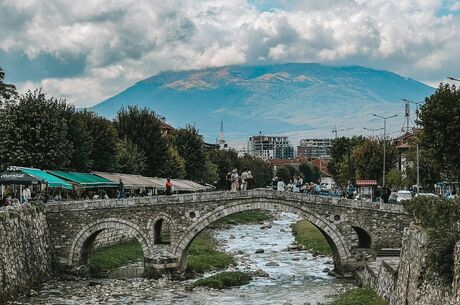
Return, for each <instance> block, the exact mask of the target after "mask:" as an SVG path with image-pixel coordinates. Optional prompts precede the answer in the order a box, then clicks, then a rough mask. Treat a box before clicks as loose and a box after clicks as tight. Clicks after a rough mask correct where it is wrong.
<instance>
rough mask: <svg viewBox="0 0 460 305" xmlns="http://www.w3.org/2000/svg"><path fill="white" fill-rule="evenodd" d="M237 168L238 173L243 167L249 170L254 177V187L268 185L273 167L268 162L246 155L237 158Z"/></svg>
mask: <svg viewBox="0 0 460 305" xmlns="http://www.w3.org/2000/svg"><path fill="white" fill-rule="evenodd" d="M237 169H238V170H239V173H240V174H241V172H242V171H243V170H245V169H247V170H249V171H251V174H252V176H253V177H254V187H255V188H260V187H266V186H267V185H270V183H271V181H272V178H273V168H272V167H271V165H270V163H267V162H265V161H264V160H262V159H260V158H256V157H251V156H246V157H242V158H238V162H237Z"/></svg>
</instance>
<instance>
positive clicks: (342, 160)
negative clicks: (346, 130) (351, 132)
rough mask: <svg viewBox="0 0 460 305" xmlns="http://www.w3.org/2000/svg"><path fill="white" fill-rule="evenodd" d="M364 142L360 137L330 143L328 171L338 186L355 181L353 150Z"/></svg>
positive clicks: (341, 138)
mask: <svg viewBox="0 0 460 305" xmlns="http://www.w3.org/2000/svg"><path fill="white" fill-rule="evenodd" d="M364 140H365V138H364V137H362V136H354V137H352V138H346V137H340V138H337V139H334V140H333V141H332V149H331V161H330V162H329V164H328V170H329V172H330V173H331V175H332V176H333V178H334V180H335V181H336V182H337V184H338V185H342V186H345V185H346V183H347V181H348V180H355V171H356V170H355V163H354V160H353V158H352V153H353V149H354V147H355V146H357V145H359V144H361V143H362V142H363V141H364Z"/></svg>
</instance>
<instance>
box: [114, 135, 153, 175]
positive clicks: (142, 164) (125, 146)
mask: <svg viewBox="0 0 460 305" xmlns="http://www.w3.org/2000/svg"><path fill="white" fill-rule="evenodd" d="M116 149H117V162H116V163H115V166H114V169H115V170H116V171H117V172H120V173H124V174H141V173H142V172H143V171H144V170H145V168H146V167H147V163H146V160H147V158H146V157H145V152H144V151H143V150H142V149H140V148H139V147H138V146H137V145H136V144H134V143H133V142H131V140H129V139H128V138H124V139H121V140H120V141H119V142H118V143H117V145H116Z"/></svg>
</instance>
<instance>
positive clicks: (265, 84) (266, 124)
mask: <svg viewBox="0 0 460 305" xmlns="http://www.w3.org/2000/svg"><path fill="white" fill-rule="evenodd" d="M433 92H434V89H433V88H431V87H429V86H426V85H424V84H422V83H420V82H417V81H415V80H413V79H409V78H405V77H401V76H399V75H397V74H395V73H392V72H388V71H379V70H373V69H369V68H364V67H360V66H349V67H335V66H325V65H320V64H279V65H269V66H227V67H221V68H209V69H203V70H191V71H179V72H164V73H160V74H158V75H156V76H153V77H150V78H147V79H145V80H143V81H140V82H138V83H136V84H135V85H134V86H132V87H130V88H128V89H126V90H124V91H123V92H121V93H119V94H117V95H115V96H113V97H111V98H109V99H107V100H105V101H103V102H102V103H100V104H98V105H96V106H94V107H93V110H95V111H96V112H98V113H99V114H101V115H104V116H107V117H113V116H114V115H115V114H116V112H117V111H118V109H120V107H122V106H127V105H139V106H142V107H149V108H150V109H152V110H154V111H155V112H157V113H158V114H160V115H162V116H165V117H166V119H167V121H168V122H170V123H171V124H172V125H173V126H176V127H179V126H185V125H186V124H187V123H189V124H195V126H196V127H197V128H199V129H200V132H201V133H202V134H203V135H204V136H205V137H206V139H207V140H208V141H214V140H215V138H216V137H217V134H218V132H219V127H220V121H221V120H223V121H224V126H225V131H226V135H227V136H228V137H230V138H233V139H245V138H247V136H249V135H252V134H256V133H258V132H259V131H263V133H264V134H273V133H291V134H294V135H295V134H296V132H297V135H298V134H299V133H300V136H301V135H304V134H305V135H306V136H312V135H313V134H315V135H322V134H324V136H332V134H331V129H332V127H331V126H333V125H337V126H338V127H354V128H355V129H360V131H359V132H357V133H360V132H361V131H362V127H363V126H369V124H373V123H375V124H377V122H369V121H370V120H371V117H370V115H369V114H370V113H372V112H378V113H402V109H403V103H402V102H401V98H406V99H410V100H415V101H420V100H422V99H424V98H425V97H426V96H428V95H431V94H432V93H433ZM378 124H381V122H378ZM393 124H396V123H393ZM397 125H399V126H402V119H401V122H399V121H398V124H397ZM371 127H372V126H371ZM309 129H315V131H314V132H305V131H303V130H309Z"/></svg>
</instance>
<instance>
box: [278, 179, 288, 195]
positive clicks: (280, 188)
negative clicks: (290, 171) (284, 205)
mask: <svg viewBox="0 0 460 305" xmlns="http://www.w3.org/2000/svg"><path fill="white" fill-rule="evenodd" d="M285 186H286V185H285V184H284V181H283V179H279V180H278V183H277V184H276V189H277V190H278V191H281V192H284V187H285Z"/></svg>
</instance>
